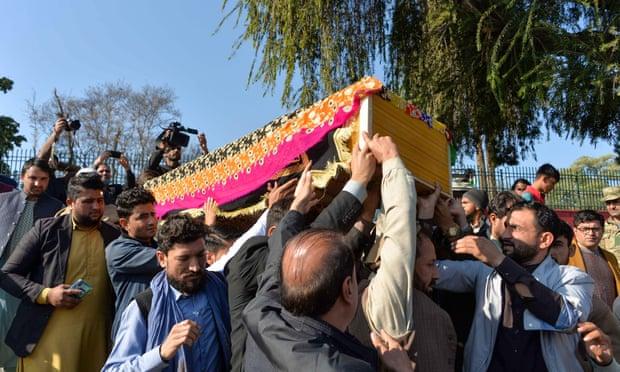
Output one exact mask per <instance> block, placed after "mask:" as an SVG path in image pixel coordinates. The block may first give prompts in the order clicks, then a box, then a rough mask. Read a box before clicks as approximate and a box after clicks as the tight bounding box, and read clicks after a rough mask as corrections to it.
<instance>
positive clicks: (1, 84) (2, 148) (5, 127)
mask: <svg viewBox="0 0 620 372" xmlns="http://www.w3.org/2000/svg"><path fill="white" fill-rule="evenodd" d="M12 88H13V81H12V80H11V79H8V78H6V77H2V78H0V90H1V91H3V92H4V93H7V92H8V91H9V90H11V89H12ZM18 132H19V123H18V122H16V121H15V120H13V118H10V117H8V116H2V115H0V158H1V157H3V156H4V155H6V154H7V153H8V152H9V151H11V150H13V148H14V147H15V146H20V145H21V143H22V142H24V141H25V140H26V137H24V136H20V135H18V134H17V133H18ZM1 164H2V163H1V162H0V165H1Z"/></svg>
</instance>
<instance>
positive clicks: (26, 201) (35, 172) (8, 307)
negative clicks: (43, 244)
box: [0, 158, 63, 371]
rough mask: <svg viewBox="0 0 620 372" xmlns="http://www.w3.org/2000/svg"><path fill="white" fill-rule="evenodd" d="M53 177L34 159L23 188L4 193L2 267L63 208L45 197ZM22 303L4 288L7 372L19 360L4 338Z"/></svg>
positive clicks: (1, 314)
mask: <svg viewBox="0 0 620 372" xmlns="http://www.w3.org/2000/svg"><path fill="white" fill-rule="evenodd" d="M51 174H52V170H51V169H50V167H49V165H48V164H47V162H45V161H42V160H39V159H34V158H33V159H30V160H28V161H26V163H24V165H23V167H22V171H21V181H22V183H23V185H24V187H23V189H22V190H17V189H15V190H13V191H10V192H6V193H2V194H0V211H2V213H0V267H1V266H2V265H4V263H5V262H6V260H7V258H8V257H9V255H10V254H11V252H12V251H13V249H14V248H15V246H17V243H19V241H20V240H21V238H22V237H23V236H24V235H25V234H26V232H28V230H30V228H32V226H33V225H34V223H35V222H36V221H37V220H39V219H41V218H45V217H51V216H53V215H54V214H55V213H56V212H57V211H58V210H59V209H60V208H62V206H63V204H62V202H60V201H59V200H57V199H54V198H52V197H50V196H48V195H47V194H45V190H47V186H48V183H49V180H50V177H51ZM19 301H20V300H19V299H18V298H16V297H13V296H11V295H10V294H8V293H6V292H5V291H3V290H1V289H0V367H3V368H4V369H5V370H7V371H12V370H14V369H15V365H16V362H17V358H16V356H15V354H14V353H13V351H12V350H11V349H10V348H9V347H8V346H6V344H5V343H4V338H5V337H6V333H7V331H8V329H9V327H10V326H11V322H12V321H13V317H14V316H15V312H16V311H17V307H18V306H19Z"/></svg>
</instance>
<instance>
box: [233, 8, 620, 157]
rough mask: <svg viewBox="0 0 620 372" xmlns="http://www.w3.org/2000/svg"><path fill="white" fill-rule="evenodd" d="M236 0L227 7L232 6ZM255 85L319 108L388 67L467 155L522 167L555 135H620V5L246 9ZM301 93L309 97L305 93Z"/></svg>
mask: <svg viewBox="0 0 620 372" xmlns="http://www.w3.org/2000/svg"><path fill="white" fill-rule="evenodd" d="M228 3H229V1H228V0H224V2H223V4H224V5H223V7H224V8H226V7H227V5H228ZM234 14H236V15H237V17H238V18H237V22H238V24H242V25H243V27H244V31H243V33H242V35H241V36H240V38H239V41H238V43H237V46H238V45H240V44H241V43H243V42H246V41H247V42H250V43H251V44H252V46H253V47H254V49H255V50H256V56H255V60H254V64H253V65H252V68H251V69H250V75H249V81H250V82H260V83H262V84H264V85H265V87H266V89H267V91H268V92H273V90H274V89H275V86H276V82H277V81H279V80H278V79H279V78H280V77H281V76H283V77H284V86H283V91H282V102H283V103H285V104H287V105H289V106H290V105H293V104H302V105H307V104H311V103H312V102H314V101H315V100H316V99H318V98H319V97H321V96H324V95H326V94H328V93H331V92H333V91H335V90H337V89H339V88H341V87H342V86H345V85H346V84H349V83H350V82H352V81H354V80H356V79H359V78H360V77H361V76H363V75H367V74H371V73H372V72H373V71H374V70H375V67H376V66H379V65H383V66H384V68H385V75H386V77H387V82H388V85H389V86H390V88H391V89H393V90H396V91H398V92H399V93H400V94H401V95H403V96H404V97H405V98H407V99H410V100H412V101H414V102H415V103H416V104H418V105H419V106H421V107H422V108H423V109H424V110H426V111H427V112H429V113H430V114H431V115H433V116H434V117H436V118H438V119H439V120H441V121H443V122H444V123H446V124H448V125H449V126H450V128H451V129H452V131H453V133H454V137H455V141H456V143H457V145H458V146H459V148H460V150H461V151H462V152H465V153H472V152H473V151H474V150H475V149H476V147H477V146H478V145H479V144H484V145H486V148H487V151H488V155H489V157H491V159H490V160H491V163H495V164H497V165H499V164H515V163H517V162H518V160H519V158H521V157H522V156H524V155H525V154H526V153H527V152H528V151H531V150H532V148H533V144H534V141H535V140H537V139H539V138H540V136H541V135H542V133H543V132H542V128H544V127H547V128H548V129H549V130H552V131H555V132H556V133H559V134H561V135H563V136H567V137H570V138H574V139H581V140H583V139H587V140H591V141H596V140H599V139H603V140H609V139H610V138H619V137H620V62H619V61H620V50H619V47H620V32H619V31H618V30H620V1H610V0H608V1H602V0H590V1H588V0H545V1H540V0H538V1H537V0H470V1H449V0H391V1H387V0H383V1H380V0H342V1H333V0H332V1H329V0H313V1H302V0H237V1H236V2H235V4H234V5H233V6H232V10H230V12H229V14H228V16H227V17H225V19H227V18H228V17H229V16H232V15H234ZM295 87H297V88H295Z"/></svg>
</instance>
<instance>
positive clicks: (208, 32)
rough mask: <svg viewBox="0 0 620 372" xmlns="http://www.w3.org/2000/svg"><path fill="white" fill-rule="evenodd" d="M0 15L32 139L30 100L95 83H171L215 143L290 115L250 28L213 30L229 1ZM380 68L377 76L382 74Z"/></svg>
mask: <svg viewBox="0 0 620 372" xmlns="http://www.w3.org/2000/svg"><path fill="white" fill-rule="evenodd" d="M229 2H230V3H235V2H236V0H230V1H229ZM0 14H2V21H1V22H0V76H6V77H9V78H10V79H12V80H13V81H14V82H15V83H14V86H13V90H11V91H10V92H9V93H8V94H0V114H2V115H7V116H10V117H12V118H14V119H15V120H16V121H17V122H19V123H20V124H21V127H20V133H21V134H23V135H25V136H26V137H29V138H31V136H32V133H31V130H30V128H29V126H30V123H29V120H28V117H27V115H26V101H27V100H31V99H32V98H33V97H36V102H39V103H40V102H43V101H45V100H47V99H48V98H50V97H51V95H52V91H53V89H54V88H56V89H58V91H59V92H61V93H62V94H66V95H74V96H80V95H82V94H83V92H84V91H85V90H86V88H87V87H89V86H93V85H97V84H101V83H106V82H115V81H124V82H127V83H129V84H131V85H132V86H133V87H134V88H139V87H141V86H143V85H146V84H150V85H159V86H162V85H163V86H168V87H170V88H172V89H173V90H174V92H175V94H176V96H177V100H176V107H177V108H178V109H179V111H180V112H181V115H182V117H181V122H182V123H183V124H184V125H185V126H187V127H192V128H197V129H199V130H201V131H204V132H205V133H206V134H207V138H208V141H209V148H211V149H213V148H216V147H219V146H222V145H225V144H226V143H229V142H231V141H234V140H235V139H237V138H239V137H240V136H242V135H244V134H246V133H249V132H251V131H252V130H254V129H256V128H259V127H262V126H263V125H265V124H266V123H267V122H269V121H271V120H272V119H275V118H276V117H278V116H279V115H281V114H284V113H286V112H288V111H290V109H287V108H285V107H283V106H282V105H281V103H280V94H281V91H282V90H281V85H279V86H278V87H277V88H276V90H275V91H274V92H273V94H270V93H268V94H265V90H264V87H263V86H261V85H260V84H252V85H249V86H248V84H247V78H248V73H249V71H250V67H251V64H252V60H253V58H254V50H253V49H252V47H251V45H249V44H244V45H242V47H241V48H240V49H239V50H237V51H234V49H233V44H234V43H235V41H236V40H237V38H238V36H239V35H240V34H241V32H242V25H241V26H239V27H237V28H235V22H234V21H235V19H234V17H233V19H232V20H229V21H227V22H226V23H225V24H224V26H223V27H222V28H221V29H220V30H219V32H217V33H215V31H216V29H217V26H218V24H219V22H220V20H221V19H222V17H223V16H224V12H223V11H222V1H221V0H203V1H199V0H186V1H176V2H173V1H163V0H131V1H120V0H105V1H97V2H95V1H92V0H82V1H78V0H73V1H69V0H66V1H61V0H49V1H34V0H20V1H8V0H4V1H2V2H1V3H0ZM377 68H378V70H377V71H374V72H373V74H374V75H375V76H377V77H379V78H381V77H382V76H383V71H382V70H381V67H380V66H377ZM51 126H52V123H50V130H51ZM22 147H23V148H29V147H32V141H31V143H30V144H25V145H22ZM535 152H536V158H537V160H536V159H534V158H533V157H531V156H530V157H529V158H527V159H525V160H524V161H522V162H521V164H522V165H526V166H535V165H536V164H540V163H542V162H550V163H552V164H554V165H556V166H558V167H565V166H568V165H570V164H571V163H572V162H573V161H574V160H575V159H577V158H578V157H580V156H583V155H587V156H601V155H605V154H609V153H612V152H613V149H612V147H611V146H610V144H609V143H604V142H599V143H598V144H597V145H596V146H592V145H590V144H589V143H584V144H581V143H579V142H572V141H569V140H565V139H562V138H559V137H557V136H555V135H551V136H550V141H546V138H544V139H543V140H542V141H541V142H539V143H538V144H537V145H536V147H535Z"/></svg>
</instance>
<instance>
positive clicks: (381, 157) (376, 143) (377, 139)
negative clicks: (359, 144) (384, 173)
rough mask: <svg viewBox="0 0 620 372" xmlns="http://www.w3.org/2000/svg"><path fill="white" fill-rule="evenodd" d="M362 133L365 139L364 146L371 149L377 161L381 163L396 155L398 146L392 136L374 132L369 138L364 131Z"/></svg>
mask: <svg viewBox="0 0 620 372" xmlns="http://www.w3.org/2000/svg"><path fill="white" fill-rule="evenodd" d="M362 135H363V136H364V141H366V146H367V147H368V148H369V149H370V151H372V153H373V155H374V156H375V159H377V162H378V163H381V164H383V162H385V161H386V160H390V159H392V158H395V157H398V148H397V147H396V144H395V143H394V141H393V140H392V137H388V136H383V137H381V136H379V134H375V135H374V136H373V137H372V138H370V136H368V133H366V132H363V133H362Z"/></svg>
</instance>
